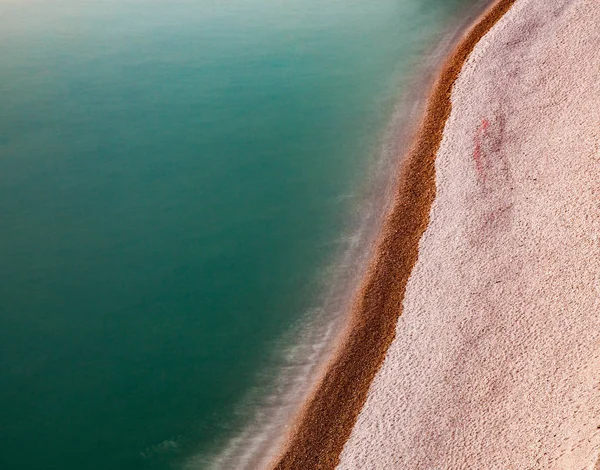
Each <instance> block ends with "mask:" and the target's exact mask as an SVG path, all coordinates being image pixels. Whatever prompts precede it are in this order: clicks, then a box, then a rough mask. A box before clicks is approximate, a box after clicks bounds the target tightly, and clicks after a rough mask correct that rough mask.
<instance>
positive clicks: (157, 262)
mask: <svg viewBox="0 0 600 470" xmlns="http://www.w3.org/2000/svg"><path fill="white" fill-rule="evenodd" d="M467 1H468V0H371V1H368V2H365V1H356V0H331V1H328V2H322V1H317V0H296V1H293V2H292V1H284V0H220V1H217V0H169V1H166V0H145V1H142V0H87V1H84V0H52V1H50V0H20V1H17V0H0V256H1V260H2V263H1V265H0V345H1V346H0V347H1V354H0V468H2V469H6V470H25V469H27V470H32V469H45V470H46V469H47V470H50V469H60V470H71V469H72V470H84V469H90V470H92V469H93V470H96V469H97V470H107V469H127V470H136V469H140V470H141V469H166V468H172V467H177V466H178V465H179V464H180V462H182V461H186V460H187V458H188V457H189V456H191V455H197V454H201V455H202V454H210V453H213V452H216V451H217V450H218V449H219V448H221V446H223V445H224V443H226V440H227V438H228V436H230V435H232V433H234V432H235V431H236V429H238V428H239V427H240V426H243V424H244V422H243V420H241V419H239V418H237V417H236V416H235V414H234V410H235V409H236V406H238V405H239V403H241V401H242V400H243V399H244V397H245V395H246V394H247V393H248V391H249V390H250V389H251V388H252V387H253V386H255V385H256V384H257V383H258V381H259V379H258V377H259V375H260V373H261V371H264V370H265V368H271V369H272V368H273V365H274V364H273V359H272V358H273V354H274V351H273V348H274V345H275V344H277V341H278V339H280V338H281V337H282V335H284V334H286V333H289V330H290V328H291V325H293V324H294V323H295V322H297V321H298V319H299V318H301V317H302V315H303V314H304V313H305V312H306V311H308V310H309V309H311V308H313V307H315V306H316V303H317V302H318V299H319V295H320V293H321V291H322V289H323V288H324V287H323V286H324V282H323V279H322V276H321V275H320V273H323V272H324V270H325V269H326V268H327V266H329V265H330V264H331V263H332V261H333V259H334V256H335V255H336V253H338V252H339V247H340V243H341V241H340V240H341V239H342V238H343V234H344V233H345V230H347V223H346V222H347V220H348V215H349V214H350V212H351V211H352V209H353V204H354V203H355V200H356V196H357V195H359V193H360V191H361V184H362V183H361V182H362V181H363V179H364V175H365V172H366V170H367V168H368V165H369V162H370V161H371V155H372V154H373V153H374V152H375V151H376V150H377V148H378V139H379V138H380V136H381V132H382V129H383V128H384V126H385V123H386V122H387V120H388V119H389V117H390V115H391V113H392V110H393V105H394V103H395V100H396V97H397V96H398V94H399V92H400V90H401V85H402V83H403V82H402V79H403V77H404V76H405V74H406V73H407V72H408V71H409V70H410V69H411V67H413V66H414V64H415V63H416V62H417V61H418V57H419V54H420V53H422V52H423V51H424V50H425V49H426V48H427V47H428V44H429V43H428V41H430V40H431V38H432V37H433V36H434V34H435V32H436V31H438V30H439V29H440V28H441V27H442V26H443V25H444V24H445V22H446V21H447V20H448V18H449V17H450V15H451V14H452V12H454V11H455V10H456V9H457V8H458V6H460V5H462V4H465V3H467ZM199 461H203V460H202V459H200V460H199ZM199 465H202V464H199Z"/></svg>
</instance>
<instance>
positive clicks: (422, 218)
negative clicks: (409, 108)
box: [272, 0, 515, 470]
mask: <svg viewBox="0 0 600 470" xmlns="http://www.w3.org/2000/svg"><path fill="white" fill-rule="evenodd" d="M514 1H515V0H498V1H497V2H496V3H495V4H493V5H492V6H491V7H490V8H489V9H488V10H487V11H486V12H484V13H483V15H481V16H480V17H479V19H478V20H477V21H476V23H475V24H474V25H473V26H472V27H471V28H470V29H469V30H468V32H467V33H466V34H465V36H464V37H463V38H462V39H461V40H460V42H459V44H458V46H457V47H456V48H455V49H454V51H453V52H452V53H451V54H450V56H449V57H448V59H446V61H445V62H444V64H443V66H442V68H441V72H440V75H439V78H438V79H437V81H436V83H435V85H434V87H433V89H432V92H431V94H430V96H429V99H428V101H427V105H426V111H425V114H424V116H423V118H422V122H421V124H420V126H419V128H418V131H417V133H416V136H415V138H414V144H413V146H412V147H411V148H410V150H409V152H408V154H407V156H406V158H405V159H404V161H403V162H402V163H401V167H400V173H399V181H398V183H397V186H396V191H395V194H394V196H393V202H392V208H391V210H390V212H389V214H388V215H387V216H386V218H385V221H384V223H383V227H382V230H381V234H380V236H379V238H378V240H377V242H376V249H375V251H374V254H373V258H372V261H371V263H370V266H369V268H368V270H367V272H366V273H365V276H364V278H363V281H362V283H361V288H360V290H359V292H358V294H357V296H356V299H355V300H354V303H353V307H352V312H351V315H350V320H349V324H348V326H347V329H346V332H345V333H344V335H343V337H342V339H341V341H340V344H339V345H338V349H337V351H336V352H335V353H334V355H333V357H332V359H331V360H330V361H329V362H328V364H327V365H326V367H325V370H324V375H323V376H322V377H321V378H320V380H319V381H318V382H317V385H316V387H315V389H314V391H313V393H312V394H311V395H310V397H309V398H308V400H307V401H306V402H305V404H304V405H303V407H302V410H301V412H300V413H299V415H298V418H297V420H296V421H295V422H294V423H293V426H292V430H291V432H290V436H289V438H288V440H287V443H286V446H285V448H284V450H283V451H282V452H280V453H279V455H278V458H277V459H276V461H275V462H274V463H273V465H272V467H273V468H276V469H281V470H283V469H304V468H306V469H308V468H310V469H313V468H314V469H333V468H335V467H336V466H337V464H338V462H339V456H340V453H341V451H342V449H343V447H344V444H345V443H346V441H347V439H348V437H349V436H350V433H351V431H352V428H353V426H354V424H355V422H356V418H357V416H358V414H359V412H360V410H361V409H362V406H363V404H364V402H365V400H366V397H367V394H368V391H369V387H370V385H371V382H372V381H373V378H374V377H375V374H376V373H377V371H378V370H379V368H380V367H381V365H382V363H383V361H384V359H385V355H386V353H387V350H388V347H389V345H390V344H391V342H392V340H393V339H394V337H395V332H396V323H397V320H398V317H399V316H400V315H401V313H402V301H403V298H404V291H405V288H406V283H407V281H408V278H409V277H410V274H411V272H412V268H413V266H414V265H415V263H416V261H417V256H418V247H419V241H420V238H421V235H422V234H423V232H424V231H425V229H426V228H427V225H428V223H429V210H430V208H431V204H432V202H433V200H434V198H435V191H436V187H435V167H434V162H435V156H436V153H437V151H438V149H439V146H440V143H441V139H442V134H443V130H444V127H445V124H446V120H447V119H448V117H449V115H450V111H451V102H450V93H451V90H452V86H453V84H454V81H455V80H456V78H457V77H458V74H459V73H460V70H461V69H462V66H463V64H464V63H465V61H466V60H467V58H468V56H469V55H470V53H471V52H472V50H473V48H474V47H475V45H476V44H477V43H478V41H479V40H480V39H481V38H482V37H483V36H484V35H485V34H486V33H487V32H488V31H489V30H490V29H491V28H492V27H493V26H494V24H495V23H496V22H497V21H498V20H499V19H500V18H501V17H502V16H503V15H504V14H505V13H506V12H507V11H508V9H509V8H510V7H511V6H512V4H513V3H514Z"/></svg>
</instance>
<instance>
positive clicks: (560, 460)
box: [298, 0, 600, 470]
mask: <svg viewBox="0 0 600 470" xmlns="http://www.w3.org/2000/svg"><path fill="white" fill-rule="evenodd" d="M599 25H600V3H598V1H597V0H517V1H516V2H515V3H514V5H512V7H511V8H510V9H508V11H507V12H506V13H505V14H504V15H503V16H502V17H501V18H500V19H499V21H498V22H497V23H495V25H494V26H493V27H492V28H491V29H490V30H489V32H487V34H485V35H484V36H483V37H482V38H481V40H479V42H478V43H477V44H476V45H475V46H474V49H473V50H472V53H470V55H469V57H468V59H467V60H466V62H465V63H464V66H462V68H461V71H460V73H459V74H458V76H457V78H456V81H455V82H454V84H453V87H452V92H451V96H450V99H451V112H450V114H449V117H448V119H447V121H446V122H445V128H444V130H443V137H442V140H441V145H440V147H439V150H438V151H437V156H436V158H435V199H434V200H433V203H432V206H431V210H430V213H429V224H428V225H427V228H426V230H425V232H424V234H423V236H422V237H421V239H420V242H419V247H418V258H417V261H416V263H415V264H414V268H413V269H412V273H411V275H410V278H409V279H408V282H407V284H406V290H405V293H404V296H403V299H402V306H401V307H398V308H399V310H400V309H401V310H402V315H401V316H400V317H399V319H398V322H397V325H396V331H395V333H396V335H395V338H394V339H393V342H392V343H391V345H390V347H389V349H387V354H386V356H385V360H384V362H383V365H382V367H381V369H379V371H378V372H377V374H376V375H375V378H374V379H373V381H372V383H371V386H370V388H369V391H368V395H367V397H366V402H365V404H364V406H363V407H362V411H361V412H360V414H359V416H358V419H357V421H356V424H355V425H354V427H353V429H352V431H351V434H350V437H349V439H348V440H347V442H346V443H345V446H344V448H343V451H342V453H341V456H340V460H339V465H338V468H339V469H343V470H346V469H348V470H350V469H384V468H385V469H393V468H398V469H491V470H493V469H498V470H504V469H515V470H521V469H557V470H563V469H590V470H596V469H598V468H600V460H599V453H600V375H599V371H600V171H599V169H600V26H599ZM335 399H336V398H335V397H332V400H335ZM298 468H300V467H298ZM307 468H308V467H307ZM311 468H313V467H311ZM314 468H319V467H314Z"/></svg>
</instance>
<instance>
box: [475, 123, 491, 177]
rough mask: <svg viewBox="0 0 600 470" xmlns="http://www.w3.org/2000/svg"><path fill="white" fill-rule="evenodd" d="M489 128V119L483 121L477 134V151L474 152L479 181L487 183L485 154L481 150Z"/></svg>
mask: <svg viewBox="0 0 600 470" xmlns="http://www.w3.org/2000/svg"><path fill="white" fill-rule="evenodd" d="M489 127H490V121H489V120H488V119H483V120H482V121H481V126H480V127H479V129H477V132H476V133H475V150H474V151H473V160H475V170H476V171H477V175H478V177H479V179H481V180H483V181H485V171H484V169H483V161H482V157H483V152H482V150H481V141H482V138H483V137H484V135H485V133H486V131H487V130H488V128H489Z"/></svg>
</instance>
